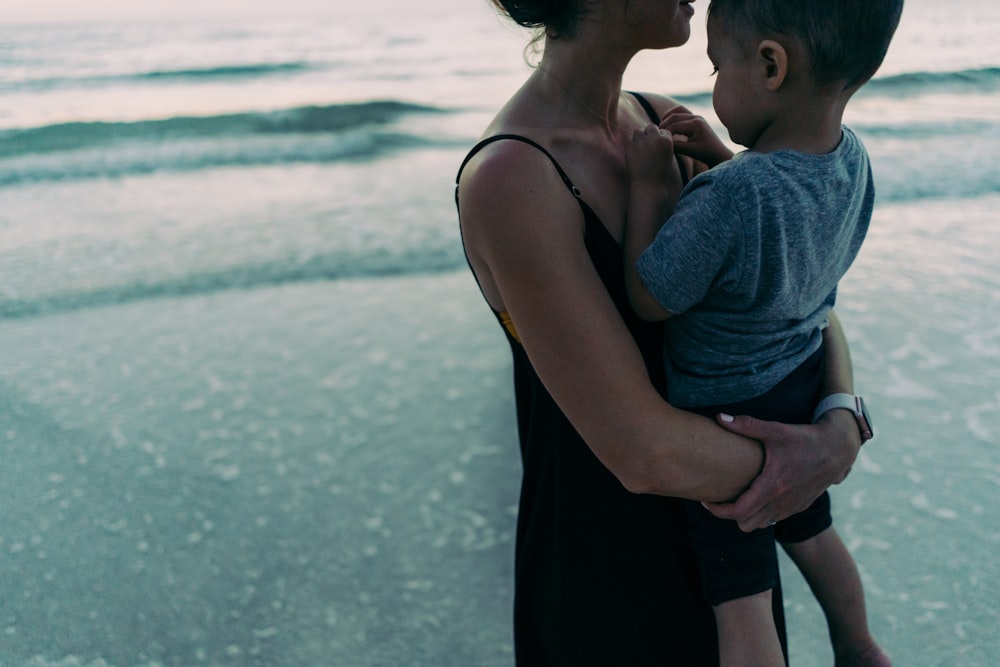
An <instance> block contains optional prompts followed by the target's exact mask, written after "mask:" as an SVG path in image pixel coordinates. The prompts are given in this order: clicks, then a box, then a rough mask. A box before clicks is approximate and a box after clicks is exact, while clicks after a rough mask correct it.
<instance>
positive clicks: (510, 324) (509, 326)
mask: <svg viewBox="0 0 1000 667" xmlns="http://www.w3.org/2000/svg"><path fill="white" fill-rule="evenodd" d="M500 321H501V322H502V323H503V327H504V329H506V330H507V333H509V334H510V335H511V338H513V339H514V340H516V341H517V342H518V343H520V342H521V337H520V336H518V335H517V329H516V328H515V327H514V320H512V319H510V315H508V314H507V311H506V310H504V311H501V312H500Z"/></svg>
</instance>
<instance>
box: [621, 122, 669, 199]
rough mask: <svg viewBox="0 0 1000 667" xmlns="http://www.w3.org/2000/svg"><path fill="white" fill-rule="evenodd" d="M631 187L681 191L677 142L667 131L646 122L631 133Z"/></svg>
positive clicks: (629, 172)
mask: <svg viewBox="0 0 1000 667" xmlns="http://www.w3.org/2000/svg"><path fill="white" fill-rule="evenodd" d="M625 157H626V160H627V161H628V175H629V186H630V187H631V188H632V191H633V192H636V191H638V190H660V189H667V190H671V191H677V192H680V189H681V175H680V168H679V167H678V166H677V160H676V159H675V158H674V141H673V137H672V135H671V133H670V132H669V131H668V130H664V129H661V128H659V127H657V126H655V125H647V126H646V127H645V128H644V129H642V130H636V131H635V132H634V133H633V134H632V143H631V144H629V145H628V146H627V147H626V149H625Z"/></svg>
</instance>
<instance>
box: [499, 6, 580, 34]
mask: <svg viewBox="0 0 1000 667" xmlns="http://www.w3.org/2000/svg"><path fill="white" fill-rule="evenodd" d="M490 2H492V3H493V4H494V5H495V6H496V8H497V9H499V10H500V11H501V12H503V13H504V14H506V15H507V16H509V17H510V18H511V20H513V21H514V23H516V24H518V25H519V26H521V27H524V28H541V29H542V30H544V32H545V34H546V35H548V36H549V37H572V36H573V34H574V32H575V31H576V26H577V21H579V19H580V16H581V15H582V14H583V12H584V10H585V5H586V0H490Z"/></svg>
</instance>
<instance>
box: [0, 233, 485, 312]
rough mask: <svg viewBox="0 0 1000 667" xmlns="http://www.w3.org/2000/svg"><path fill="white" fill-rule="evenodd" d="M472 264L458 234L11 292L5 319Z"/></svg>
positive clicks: (3, 306)
mask: <svg viewBox="0 0 1000 667" xmlns="http://www.w3.org/2000/svg"><path fill="white" fill-rule="evenodd" d="M466 266H467V264H466V262H465V256H464V255H463V254H462V250H461V246H460V244H459V243H458V241H457V240H456V239H455V238H453V237H450V236H449V237H446V238H443V239H442V240H441V241H440V242H439V243H433V244H430V245H427V244H425V245H422V246H420V247H412V248H397V249H395V250H388V249H385V248H383V249H380V250H374V249H373V250H372V251H371V252H369V253H363V254H360V255H358V254H353V255H350V256H347V255H346V254H345V253H337V252H334V253H328V254H320V255H315V256H313V257H310V258H308V259H306V260H303V261H291V260H289V261H280V260H275V261H273V262H270V263H262V264H258V265H243V266H235V267H232V268H227V269H219V270H216V271H204V272H201V273H188V274H183V275H178V276H163V277H162V278H161V279H159V280H156V279H152V280H145V281H135V282H126V283H123V284H111V285H105V286H95V287H92V288H90V289H86V290H78V289H73V288H71V287H69V286H66V287H65V288H64V289H62V290H59V291H56V292H53V293H49V294H41V295H35V296H31V297H18V296H11V295H8V296H7V297H6V298H2V299H0V320H3V319H15V318H24V317H36V316H41V315H49V314H53V313H59V312H65V311H70V310H81V309H86V308H97V307H101V306H110V305H116V304H123V303H130V302H133V301H140V300H146V299H155V298H170V297H184V296H197V295H207V294H212V293H215V292H221V291H225V290H234V289H257V288H266V287H272V286H278V285H284V284H291V283H303V282H314V281H323V280H345V279H363V278H386V277H391V276H402V275H419V274H433V273H443V272H447V271H456V270H461V269H464V268H465V267H466Z"/></svg>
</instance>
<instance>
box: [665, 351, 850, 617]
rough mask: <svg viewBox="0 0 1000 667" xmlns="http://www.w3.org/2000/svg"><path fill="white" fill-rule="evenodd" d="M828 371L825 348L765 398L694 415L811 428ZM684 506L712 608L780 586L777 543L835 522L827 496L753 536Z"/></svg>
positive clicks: (799, 538) (798, 539) (816, 531)
mask: <svg viewBox="0 0 1000 667" xmlns="http://www.w3.org/2000/svg"><path fill="white" fill-rule="evenodd" d="M824 371H825V355H824V353H823V348H822V347H821V348H820V349H819V350H817V351H816V352H815V353H813V354H812V356H810V357H809V358H808V359H806V361H804V362H803V363H802V364H801V365H800V366H799V367H798V368H796V369H795V370H794V371H792V372H791V373H790V374H789V375H788V377H786V378H785V379H784V380H782V381H781V382H780V383H778V385H777V386H776V387H774V388H773V389H771V390H770V391H768V392H767V393H766V394H764V395H762V396H758V397H757V398H753V399H750V400H748V401H742V402H740V403H732V404H728V405H714V406H708V407H705V408H697V409H695V410H692V411H693V412H698V413H700V414H703V415H705V416H706V417H712V418H714V417H715V415H716V414H718V413H719V412H726V413H728V414H731V415H752V416H753V417H756V418H758V419H767V420H771V421H780V422H785V423H787V424H808V423H809V422H810V421H811V420H812V411H813V408H815V406H816V404H817V403H818V402H819V399H820V398H821V396H820V393H821V391H822V381H823V375H824ZM684 505H685V509H686V511H687V518H688V538H689V540H690V542H691V546H692V548H693V549H694V552H695V555H696V557H697V559H698V566H699V570H700V574H701V582H702V588H703V590H704V592H705V596H706V597H707V598H708V601H709V602H710V603H711V604H713V605H717V604H720V603H722V602H726V601H728V600H735V599H737V598H741V597H746V596H748V595H753V594H755V593H761V592H763V591H766V590H770V589H772V588H774V587H775V586H777V585H778V555H777V552H776V550H775V540H777V541H778V542H782V543H786V544H787V543H794V542H802V541H804V540H807V539H809V538H811V537H815V536H816V535H818V534H819V533H821V532H823V531H824V530H826V529H827V528H829V527H830V525H831V524H832V522H833V519H832V517H831V515H830V496H829V494H827V493H825V492H824V493H823V495H822V496H820V497H819V498H817V499H816V500H815V501H814V502H813V504H812V505H810V506H809V507H808V508H807V509H805V510H804V511H802V512H799V513H798V514H795V515H792V516H790V517H788V518H787V519H785V520H783V521H779V522H778V524H777V525H775V526H772V527H769V528H765V529H761V530H755V531H754V532H752V533H744V532H743V531H741V530H740V529H739V526H738V525H737V524H736V522H735V521H730V520H728V519H717V518H716V517H715V516H713V515H712V514H711V513H709V512H708V510H706V509H705V508H704V507H702V506H701V503H697V502H691V501H686V502H685V503H684Z"/></svg>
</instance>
